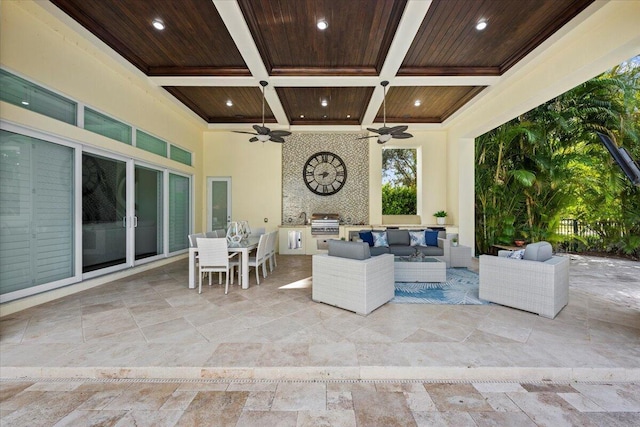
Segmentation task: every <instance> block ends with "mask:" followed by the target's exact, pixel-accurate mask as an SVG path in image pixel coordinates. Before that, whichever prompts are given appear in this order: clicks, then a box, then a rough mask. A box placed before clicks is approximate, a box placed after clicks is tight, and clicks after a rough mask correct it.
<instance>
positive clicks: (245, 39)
mask: <svg viewBox="0 0 640 427" xmlns="http://www.w3.org/2000/svg"><path fill="white" fill-rule="evenodd" d="M211 1H212V2H213V5H214V6H215V7H216V9H217V10H218V14H220V17H221V18H222V21H223V22H224V23H225V25H226V27H227V31H229V34H230V35H231V38H232V39H233V41H234V43H235V44H236V47H237V48H238V50H239V51H240V55H242V59H244V62H245V63H246V64H247V68H249V71H251V75H252V76H253V77H254V78H255V79H256V80H257V82H259V81H260V80H265V81H267V82H268V81H269V73H268V72H267V68H266V67H265V66H264V63H263V62H262V58H261V57H260V52H259V51H258V47H257V46H256V43H255V42H254V41H253V38H252V37H251V31H250V30H249V26H248V25H247V22H246V21H245V20H244V16H243V15H242V11H241V10H240V6H239V5H238V2H236V1H235V0H211ZM252 86H253V85H252ZM268 89H270V87H269V86H267V90H265V99H266V100H267V102H268V103H269V107H270V108H271V112H273V115H274V117H275V119H276V121H277V122H278V123H279V124H281V125H286V126H289V120H287V115H286V114H285V112H284V108H282V104H281V103H280V99H279V98H278V95H277V94H276V92H275V91H274V90H268Z"/></svg>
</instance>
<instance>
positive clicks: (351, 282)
mask: <svg viewBox="0 0 640 427" xmlns="http://www.w3.org/2000/svg"><path fill="white" fill-rule="evenodd" d="M328 247H329V251H328V253H327V254H317V255H313V261H312V263H313V287H312V299H313V300H314V301H316V302H323V303H325V304H329V305H333V306H336V307H340V308H344V309H345V310H350V311H355V312H356V313H358V314H362V315H367V314H369V313H371V312H372V311H373V310H375V309H376V308H378V307H380V306H381V305H383V304H385V303H387V302H388V301H389V300H391V299H392V298H393V297H394V292H395V289H394V285H395V283H394V279H393V272H394V265H393V255H391V254H384V255H379V256H376V257H371V254H370V252H369V245H368V244H367V243H362V242H348V241H342V240H329V242H328Z"/></svg>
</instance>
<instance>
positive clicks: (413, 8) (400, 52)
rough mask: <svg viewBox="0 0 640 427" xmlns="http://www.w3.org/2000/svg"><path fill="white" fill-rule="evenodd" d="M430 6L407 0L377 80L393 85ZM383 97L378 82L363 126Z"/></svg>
mask: <svg viewBox="0 0 640 427" xmlns="http://www.w3.org/2000/svg"><path fill="white" fill-rule="evenodd" d="M430 6H431V0H409V1H408V2H407V5H406V7H405V9H404V13H403V14H402V18H401V19H400V24H399V25H398V29H397V31H396V34H395V35H394V37H393V41H392V42H391V46H390V47H389V53H388V54H387V57H386V59H385V61H384V64H383V65H382V70H381V71H380V79H379V81H382V80H388V81H389V82H391V86H393V85H394V78H395V76H396V74H398V70H399V69H400V66H401V65H402V61H403V60H404V58H405V56H406V55H407V52H408V51H409V48H410V47H411V43H413V39H414V38H415V36H416V33H417V32H418V30H419V29H420V25H421V24H422V21H423V20H424V18H425V16H426V15H427V12H428V11H429V7H430ZM383 99H384V90H383V88H382V86H380V84H378V85H376V88H375V89H374V91H373V96H372V97H371V101H370V102H369V106H368V107H367V110H366V112H365V114H364V116H363V117H362V127H363V128H366V127H367V126H370V125H371V124H372V123H373V121H374V120H375V118H376V114H377V112H378V110H379V109H380V104H382V101H383Z"/></svg>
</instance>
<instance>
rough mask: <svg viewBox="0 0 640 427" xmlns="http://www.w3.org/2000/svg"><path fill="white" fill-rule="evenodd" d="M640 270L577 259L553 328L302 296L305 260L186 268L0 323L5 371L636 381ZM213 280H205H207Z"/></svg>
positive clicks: (488, 311) (307, 291)
mask: <svg viewBox="0 0 640 427" xmlns="http://www.w3.org/2000/svg"><path fill="white" fill-rule="evenodd" d="M639 273H640V265H639V264H638V263H637V262H632V261H627V260H618V259H604V258H597V257H578V256H573V259H572V260H571V273H570V297H569V305H568V306H567V307H565V308H564V309H563V310H562V311H561V312H560V313H559V315H558V316H557V317H556V319H554V320H550V319H546V318H543V317H539V316H537V315H535V314H531V313H527V312H524V311H520V310H516V309H511V308H507V307H503V306H499V305H486V306H469V305H462V306H452V305H429V304H394V303H388V304H386V305H384V306H382V307H381V308H379V309H377V310H376V311H374V312H373V313H371V314H370V315H369V316H366V317H363V316H359V315H357V314H354V313H352V312H348V311H345V310H342V309H339V308H335V307H332V306H329V305H325V304H321V303H316V302H313V301H312V300H311V277H310V276H311V257H308V256H279V262H278V267H277V268H276V270H274V272H273V273H272V274H270V275H269V276H268V277H267V279H266V280H264V281H261V284H260V286H256V285H255V282H253V281H252V283H251V287H250V288H249V289H247V290H242V289H240V288H239V287H238V285H237V284H236V285H235V286H234V287H233V288H232V289H230V291H229V294H228V295H224V289H223V286H222V287H221V286H220V285H216V284H214V285H213V286H212V287H211V288H209V287H208V286H205V289H203V293H202V294H201V295H198V294H197V291H196V290H189V289H187V287H186V283H187V274H188V273H187V262H186V260H181V261H177V262H174V263H171V264H168V265H166V266H164V267H159V268H156V269H152V270H149V271H147V272H144V273H140V274H137V275H135V276H131V277H128V278H125V279H121V280H117V281H113V282H110V283H107V284H104V285H102V286H99V287H96V288H94V289H91V290H87V291H84V292H81V293H78V294H75V295H71V296H67V297H64V298H61V299H59V300H56V301H52V302H49V303H46V304H42V305H40V306H38V307H34V308H31V309H27V310H24V311H21V312H18V313H15V314H13V315H9V316H5V317H2V320H1V321H2V335H1V337H2V339H1V343H2V376H3V377H9V378H19V377H34V378H43V377H45V378H46V377H61V378H65V377H66V378H74V377H86V378H124V377H126V378H190V379H196V378H236V379H258V380H279V379H284V380H335V379H351V380H353V379H357V380H380V379H420V380H456V381H475V380H494V381H502V380H505V381H514V380H535V381H544V380H551V381H637V380H638V379H639V378H640V369H639V368H640V353H639V351H640V350H639V349H640V310H639V309H640V294H639V293H638V292H640V291H639V289H640V279H639V277H640V274H639ZM214 283H215V281H214Z"/></svg>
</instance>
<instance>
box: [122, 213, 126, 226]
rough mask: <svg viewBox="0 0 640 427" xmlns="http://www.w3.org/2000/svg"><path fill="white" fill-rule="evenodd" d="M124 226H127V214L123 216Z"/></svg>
mask: <svg viewBox="0 0 640 427" xmlns="http://www.w3.org/2000/svg"><path fill="white" fill-rule="evenodd" d="M122 228H127V217H126V216H123V217H122Z"/></svg>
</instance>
